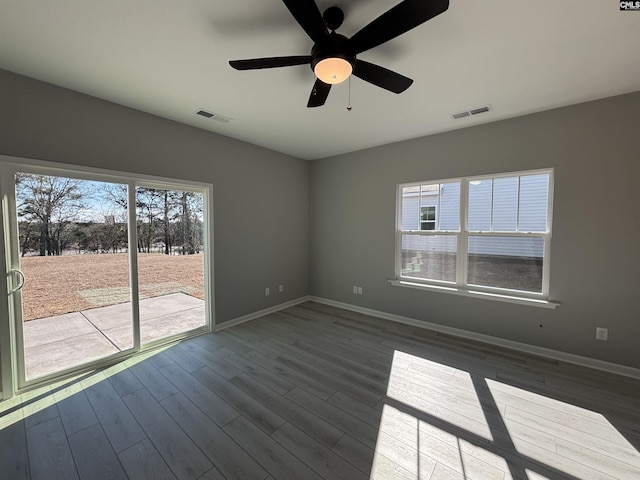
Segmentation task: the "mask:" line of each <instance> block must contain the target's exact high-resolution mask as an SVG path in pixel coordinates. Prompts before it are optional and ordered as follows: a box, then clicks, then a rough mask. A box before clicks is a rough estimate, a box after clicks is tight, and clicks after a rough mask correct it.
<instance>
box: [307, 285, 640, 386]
mask: <svg viewBox="0 0 640 480" xmlns="http://www.w3.org/2000/svg"><path fill="white" fill-rule="evenodd" d="M307 299H308V300H311V301H313V302H318V303H323V304H325V305H330V306H333V307H338V308H343V309H345V310H351V311H353V312H358V313H363V314H365V315H371V316H373V317H379V318H383V319H385V320H391V321H392V322H398V323H403V324H405V325H411V326H413V327H419V328H424V329H427V330H433V331H436V332H441V333H446V334H448V335H454V336H456V337H461V338H466V339H469V340H476V341H479V342H484V343H488V344H491V345H496V346H499V347H506V348H511V349H513V350H518V351H521V352H523V353H529V354H532V355H537V356H540V357H546V358H550V359H553V360H559V361H563V362H567V363H572V364H574V365H580V366H583V367H589V368H594V369H596V370H602V371H605V372H609V373H615V374H618V375H624V376H626V377H631V378H637V379H640V369H638V368H634V367H629V366H627V365H620V364H617V363H611V362H605V361H604V360H597V359H595V358H589V357H583V356H581V355H574V354H572V353H566V352H561V351H559V350H552V349H550V348H545V347H538V346H535V345H529V344H526V343H521V342H514V341H512V340H506V339H504V338H499V337H493V336H491V335H485V334H483V333H475V332H469V331H467V330H462V329H459V328H453V327H447V326H445V325H439V324H437V323H431V322H426V321H423V320H417V319H415V318H410V317H403V316H400V315H394V314H392V313H386V312H381V311H378V310H372V309H370V308H365V307H359V306H357V305H351V304H349V303H343V302H337V301H335V300H329V299H326V298H322V297H314V296H309V297H308V298H307Z"/></svg>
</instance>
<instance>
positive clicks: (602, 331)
mask: <svg viewBox="0 0 640 480" xmlns="http://www.w3.org/2000/svg"><path fill="white" fill-rule="evenodd" d="M608 339H609V329H608V328H602V327H596V340H603V341H607V340H608Z"/></svg>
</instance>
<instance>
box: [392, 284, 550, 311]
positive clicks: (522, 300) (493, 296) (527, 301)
mask: <svg viewBox="0 0 640 480" xmlns="http://www.w3.org/2000/svg"><path fill="white" fill-rule="evenodd" d="M389 283H390V284H391V285H393V286H395V287H405V288H415V289H417V290H428V291H431V292H441V293H449V294H452V295H461V296H463V297H472V298H482V299H485V300H494V301H498V302H507V303H517V304H519V305H531V306H534V307H542V308H552V309H553V308H556V307H558V305H560V304H559V303H558V302H551V301H549V300H543V299H537V298H528V297H518V296H515V295H505V294H501V293H489V292H481V291H479V290H470V289H467V288H460V287H447V286H440V285H429V284H426V283H418V282H410V281H407V280H389Z"/></svg>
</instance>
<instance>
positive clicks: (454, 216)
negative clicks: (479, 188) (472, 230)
mask: <svg viewBox="0 0 640 480" xmlns="http://www.w3.org/2000/svg"><path fill="white" fill-rule="evenodd" d="M439 216H440V218H439V221H440V223H439V226H438V230H460V182H451V183H443V184H442V189H441V190H440V212H439Z"/></svg>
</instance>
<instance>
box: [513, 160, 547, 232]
mask: <svg viewBox="0 0 640 480" xmlns="http://www.w3.org/2000/svg"><path fill="white" fill-rule="evenodd" d="M548 199H549V174H548V173H545V174H543V175H527V176H524V177H520V215H519V223H518V229H519V230H520V231H521V232H544V231H546V230H547V208H548V206H547V202H548Z"/></svg>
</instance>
